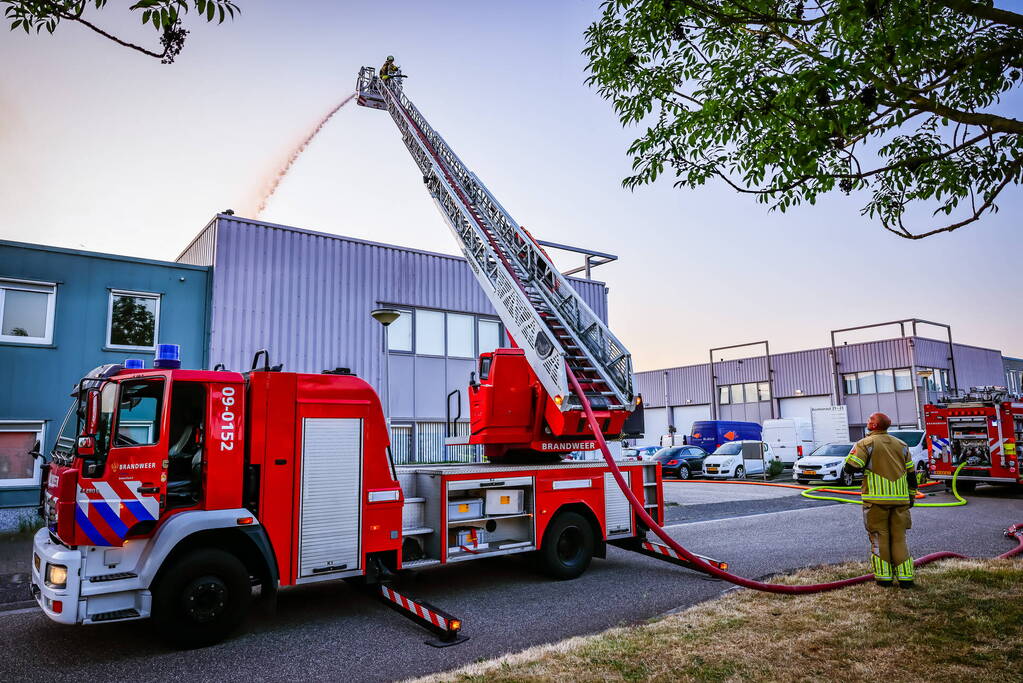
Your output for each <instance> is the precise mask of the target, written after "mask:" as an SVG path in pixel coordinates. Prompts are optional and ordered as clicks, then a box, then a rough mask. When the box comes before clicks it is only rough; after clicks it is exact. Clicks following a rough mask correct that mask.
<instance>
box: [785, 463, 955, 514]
mask: <svg viewBox="0 0 1023 683" xmlns="http://www.w3.org/2000/svg"><path fill="white" fill-rule="evenodd" d="M965 465H966V461H965V460H964V461H963V462H961V463H960V464H959V467H957V468H956V470H955V472H953V473H952V495H953V496H955V497H956V499H955V502H953V503H914V504H913V507H918V508H954V507H959V506H960V505H966V499H965V498H963V497H962V496H960V495H959V485H958V483H957V480H958V479H959V470H961V469H963V467H964V466H965ZM859 490H860V487H859V486H827V485H825V486H814V487H811V488H808V489H807V490H805V491H803V492H801V493H800V494H799V495H801V496H804V497H806V498H811V499H813V500H834V501H838V502H839V503H855V504H856V505H863V501H862V500H855V499H853V498H838V497H836V496H818V495H815V492H816V491H831V492H834V493H840V492H844V491H848V492H849V493H855V492H857V491H859Z"/></svg>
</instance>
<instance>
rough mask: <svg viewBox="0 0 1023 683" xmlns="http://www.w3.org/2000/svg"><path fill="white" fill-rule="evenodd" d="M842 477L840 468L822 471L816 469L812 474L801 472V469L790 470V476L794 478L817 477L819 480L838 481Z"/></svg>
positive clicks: (806, 478)
mask: <svg viewBox="0 0 1023 683" xmlns="http://www.w3.org/2000/svg"><path fill="white" fill-rule="evenodd" d="M841 477H842V470H841V468H839V469H838V470H824V471H823V472H821V471H817V472H814V473H813V474H803V472H802V470H794V471H793V472H792V478H793V479H795V480H799V479H803V480H808V479H819V480H821V481H838V480H839V479H841Z"/></svg>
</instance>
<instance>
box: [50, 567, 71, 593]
mask: <svg viewBox="0 0 1023 683" xmlns="http://www.w3.org/2000/svg"><path fill="white" fill-rule="evenodd" d="M46 585H47V586H49V587H50V588H66V587H67V567H65V566H64V565H62V564H47V565H46Z"/></svg>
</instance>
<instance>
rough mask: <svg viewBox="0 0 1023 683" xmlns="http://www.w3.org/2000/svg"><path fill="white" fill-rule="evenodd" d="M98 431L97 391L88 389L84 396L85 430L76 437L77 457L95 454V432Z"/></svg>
mask: <svg viewBox="0 0 1023 683" xmlns="http://www.w3.org/2000/svg"><path fill="white" fill-rule="evenodd" d="M98 430H99V389H89V393H88V394H86V396H85V429H83V430H82V433H81V434H79V435H78V455H95V454H96V432H97V431H98Z"/></svg>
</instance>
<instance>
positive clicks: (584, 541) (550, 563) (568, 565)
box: [539, 512, 594, 581]
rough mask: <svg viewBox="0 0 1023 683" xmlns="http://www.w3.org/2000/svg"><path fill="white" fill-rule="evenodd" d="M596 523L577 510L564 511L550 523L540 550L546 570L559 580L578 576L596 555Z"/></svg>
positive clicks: (541, 564)
mask: <svg viewBox="0 0 1023 683" xmlns="http://www.w3.org/2000/svg"><path fill="white" fill-rule="evenodd" d="M593 546H594V538H593V527H591V526H590V523H589V522H588V521H586V518H585V517H583V516H582V515H580V514H579V513H577V512H562V513H560V514H558V516H557V517H555V518H554V519H553V520H552V521H551V523H550V524H549V525H548V526H547V530H546V531H545V532H544V534H543V545H542V546H541V548H540V551H539V559H540V567H541V568H542V569H543V571H544V573H546V574H547V575H548V576H550V577H551V578H554V579H558V580H559V581H564V580H567V579H574V578H576V577H577V576H579V575H580V574H582V573H583V572H584V571H586V568H587V567H589V566H590V560H592V559H593Z"/></svg>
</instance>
